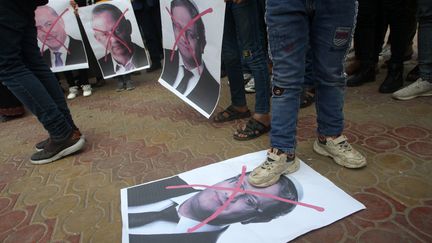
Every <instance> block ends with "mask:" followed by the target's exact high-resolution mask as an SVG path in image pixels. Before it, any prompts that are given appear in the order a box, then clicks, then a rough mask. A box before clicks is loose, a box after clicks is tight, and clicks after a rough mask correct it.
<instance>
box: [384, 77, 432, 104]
mask: <svg viewBox="0 0 432 243" xmlns="http://www.w3.org/2000/svg"><path fill="white" fill-rule="evenodd" d="M420 96H432V83H431V82H429V81H426V80H423V79H421V78H419V79H417V81H415V82H414V83H412V84H410V85H408V86H406V87H405V88H402V89H400V90H398V91H396V92H394V93H393V95H392V97H393V98H395V99H397V100H411V99H414V98H416V97H420Z"/></svg>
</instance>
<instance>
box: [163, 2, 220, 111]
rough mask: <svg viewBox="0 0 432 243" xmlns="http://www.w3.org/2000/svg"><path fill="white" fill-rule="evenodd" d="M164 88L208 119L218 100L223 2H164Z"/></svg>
mask: <svg viewBox="0 0 432 243" xmlns="http://www.w3.org/2000/svg"><path fill="white" fill-rule="evenodd" d="M160 10H161V20H162V36H163V48H164V56H165V59H164V67H163V71H162V75H161V77H160V79H159V83H161V84H162V85H163V86H164V87H166V88H167V89H169V90H170V91H171V92H173V93H174V94H175V95H177V96H178V97H179V98H180V99H182V100H183V101H185V102H186V103H187V104H189V105H190V106H192V107H193V108H194V109H196V110H197V111H198V112H200V113H201V114H202V115H204V116H205V117H207V118H209V117H210V115H211V114H212V113H213V111H214V109H215V108H216V105H217V103H218V100H219V91H220V66H221V61H220V60H221V49H222V36H223V23H224V17H225V2H224V1H197V0H161V1H160Z"/></svg>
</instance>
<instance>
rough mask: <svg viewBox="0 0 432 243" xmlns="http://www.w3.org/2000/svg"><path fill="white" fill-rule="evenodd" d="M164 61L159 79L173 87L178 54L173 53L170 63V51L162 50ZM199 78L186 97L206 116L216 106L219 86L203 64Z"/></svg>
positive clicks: (176, 71) (177, 68)
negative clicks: (205, 113)
mask: <svg viewBox="0 0 432 243" xmlns="http://www.w3.org/2000/svg"><path fill="white" fill-rule="evenodd" d="M164 54H165V61H164V70H163V73H162V76H161V78H162V79H163V80H164V81H165V82H167V83H168V84H169V85H171V86H172V85H173V84H174V82H175V80H176V78H177V73H178V70H179V53H178V51H175V54H174V58H173V61H172V62H171V61H170V57H171V50H168V49H164ZM203 66H204V68H203V71H202V73H201V77H200V79H199V81H198V83H197V85H196V86H195V88H194V89H193V90H192V92H190V94H188V95H187V96H186V98H188V99H189V100H190V101H192V102H193V103H195V104H196V105H197V106H199V107H200V108H201V109H203V110H204V111H205V112H207V113H208V114H211V112H212V111H213V110H214V108H215V107H216V105H217V101H218V97H219V90H220V85H219V83H218V82H217V81H216V79H215V78H214V77H213V76H212V75H211V74H210V72H209V71H208V69H207V67H206V66H205V64H204V65H203Z"/></svg>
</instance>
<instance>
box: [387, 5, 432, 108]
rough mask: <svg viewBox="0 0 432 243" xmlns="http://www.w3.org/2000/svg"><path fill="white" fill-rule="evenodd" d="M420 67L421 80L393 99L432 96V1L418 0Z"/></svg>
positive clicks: (398, 92) (394, 94)
mask: <svg viewBox="0 0 432 243" xmlns="http://www.w3.org/2000/svg"><path fill="white" fill-rule="evenodd" d="M417 4H418V10H417V18H418V23H419V26H418V39H417V41H418V67H419V75H420V78H419V79H417V81H415V82H414V83H412V84H410V85H408V86H407V87H405V88H403V89H400V90H398V91H396V92H394V93H393V95H392V96H393V98H395V99H398V100H410V99H414V98H416V97H420V96H432V1H430V0H418V1H417Z"/></svg>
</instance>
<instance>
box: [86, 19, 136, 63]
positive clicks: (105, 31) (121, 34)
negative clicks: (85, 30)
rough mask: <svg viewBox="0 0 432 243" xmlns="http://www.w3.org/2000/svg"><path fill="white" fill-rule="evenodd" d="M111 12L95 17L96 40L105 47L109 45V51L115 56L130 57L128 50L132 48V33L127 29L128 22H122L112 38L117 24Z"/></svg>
mask: <svg viewBox="0 0 432 243" xmlns="http://www.w3.org/2000/svg"><path fill="white" fill-rule="evenodd" d="M117 21H118V20H117V19H114V18H113V16H112V14H111V13H110V12H109V11H103V12H101V13H97V14H94V15H93V21H92V27H93V30H94V33H95V34H94V35H95V39H96V40H97V41H98V42H99V43H101V44H102V45H103V46H104V47H106V46H107V42H108V41H109V44H108V51H109V52H110V53H111V54H112V55H113V56H127V55H130V51H129V49H128V48H131V47H130V43H131V41H130V39H131V38H130V34H131V33H130V31H128V28H127V26H126V25H127V22H126V21H125V20H121V21H120V23H119V25H118V26H117V28H116V29H115V30H114V31H113V33H112V36H111V38H110V35H111V32H112V30H113V29H114V27H115V25H116V22H117Z"/></svg>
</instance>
